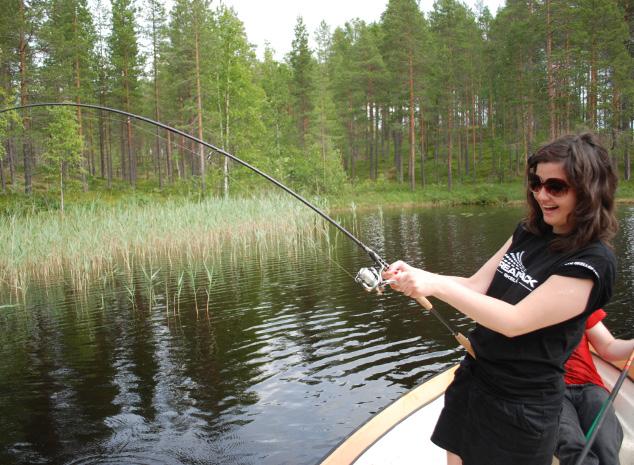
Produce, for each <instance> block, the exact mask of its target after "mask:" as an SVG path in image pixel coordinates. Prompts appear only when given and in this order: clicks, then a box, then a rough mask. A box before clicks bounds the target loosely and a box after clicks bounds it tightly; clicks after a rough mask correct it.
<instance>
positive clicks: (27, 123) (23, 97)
mask: <svg viewBox="0 0 634 465" xmlns="http://www.w3.org/2000/svg"><path fill="white" fill-rule="evenodd" d="M19 8H20V18H21V26H20V42H19V45H18V48H19V56H20V104H21V105H26V104H28V103H29V99H28V82H27V71H26V67H27V47H28V42H27V40H26V33H25V30H24V25H25V5H24V0H20V5H19ZM22 125H23V127H24V134H25V137H24V141H23V143H22V153H23V158H24V192H25V193H26V194H30V193H31V191H32V179H31V176H32V172H31V165H32V163H31V139H30V136H31V135H30V129H31V119H30V118H29V116H28V112H25V113H24V117H23V118H22Z"/></svg>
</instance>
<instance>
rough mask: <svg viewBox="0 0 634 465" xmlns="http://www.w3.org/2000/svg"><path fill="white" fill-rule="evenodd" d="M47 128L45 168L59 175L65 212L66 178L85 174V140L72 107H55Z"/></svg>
mask: <svg viewBox="0 0 634 465" xmlns="http://www.w3.org/2000/svg"><path fill="white" fill-rule="evenodd" d="M49 114H50V117H51V121H50V122H49V124H48V126H47V127H46V133H47V134H48V141H47V144H46V151H44V152H43V153H42V161H43V162H44V167H45V168H46V169H48V170H49V171H50V172H54V173H56V174H57V177H58V179H59V189H60V198H61V209H62V210H64V177H65V176H72V175H73V174H81V173H82V172H83V157H82V150H83V146H84V144H83V140H82V139H81V137H80V136H79V124H78V122H77V117H76V113H75V112H74V111H73V110H72V109H71V108H70V107H53V108H52V109H50V110H49Z"/></svg>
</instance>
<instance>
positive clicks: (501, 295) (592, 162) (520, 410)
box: [384, 134, 616, 465]
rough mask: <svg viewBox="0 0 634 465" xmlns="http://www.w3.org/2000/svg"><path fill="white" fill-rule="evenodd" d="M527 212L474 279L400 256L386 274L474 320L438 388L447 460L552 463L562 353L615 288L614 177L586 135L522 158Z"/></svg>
mask: <svg viewBox="0 0 634 465" xmlns="http://www.w3.org/2000/svg"><path fill="white" fill-rule="evenodd" d="M526 175H527V178H528V189H527V200H528V216H527V218H526V219H525V220H524V221H523V222H522V223H520V224H519V225H518V226H517V228H516V229H515V232H514V233H513V235H512V237H511V238H509V240H508V241H507V242H506V243H505V244H504V245H503V246H502V248H501V249H500V250H499V251H498V252H497V253H496V254H495V255H493V256H492V257H491V258H490V259H489V260H488V261H487V262H486V263H485V264H484V266H482V268H480V269H479V270H478V271H477V272H476V273H475V274H474V275H473V276H471V277H469V278H461V277H456V276H444V275H439V274H433V273H430V272H427V271H424V270H422V269H418V268H414V267H412V266H410V265H408V264H406V263H404V262H402V261H398V262H396V263H394V264H392V265H391V266H390V267H389V268H388V269H387V270H386V271H385V272H384V278H385V279H389V280H391V281H392V282H393V284H391V287H392V288H393V289H395V290H397V291H400V292H402V293H403V294H405V295H407V296H410V297H420V296H433V297H436V298H438V299H440V300H443V301H445V302H447V303H448V304H450V305H452V306H453V307H455V308H456V309H458V310H459V311H461V312H462V313H464V314H465V315H467V316H469V317H471V318H472V319H474V320H475V321H476V322H477V325H476V328H475V329H474V330H473V331H472V332H471V334H470V335H469V339H470V341H471V344H472V346H473V348H474V350H475V354H476V358H475V359H474V358H472V357H471V356H470V355H467V356H466V357H465V358H464V360H463V361H462V363H461V366H460V368H459V369H458V371H457V372H456V376H455V379H454V381H453V382H452V384H451V385H450V386H449V388H448V389H447V392H446V393H445V406H444V409H443V411H442V413H441V415H440V418H439V420H438V423H437V425H436V429H435V431H434V433H433V435H432V441H433V442H434V443H435V444H437V445H438V446H440V447H442V448H444V449H445V450H447V463H448V464H449V465H459V464H464V465H494V464H501V465H509V464H512V465H522V464H526V465H529V464H530V465H540V464H544V465H546V464H548V465H550V464H551V462H552V457H553V453H554V451H555V445H556V441H557V429H558V423H559V415H560V411H561V405H562V398H563V394H564V381H563V366H564V362H565V361H566V359H567V358H568V356H569V355H570V353H571V352H572V350H573V349H574V348H575V346H576V345H577V344H578V343H579V340H580V339H581V335H582V334H583V331H584V325H585V320H586V318H587V317H588V315H589V314H590V313H592V311H593V310H594V309H597V308H600V307H602V306H603V305H604V304H605V303H606V302H607V301H608V300H609V298H610V296H611V294H612V286H613V283H614V273H615V258H614V255H613V253H612V251H611V248H610V240H611V238H612V237H613V236H614V234H615V232H616V219H615V217H614V192H615V190H616V176H615V174H614V170H613V168H612V165H611V162H610V158H609V157H608V153H607V151H606V150H605V149H604V148H603V147H602V146H601V145H600V144H599V143H598V141H597V139H596V138H595V136H593V135H591V134H583V135H579V136H565V137H562V138H560V139H558V140H555V141H554V142H551V143H549V144H547V145H545V146H543V147H541V148H540V149H539V150H538V151H537V152H535V153H534V154H533V155H531V156H530V158H529V159H528V164H527V167H526Z"/></svg>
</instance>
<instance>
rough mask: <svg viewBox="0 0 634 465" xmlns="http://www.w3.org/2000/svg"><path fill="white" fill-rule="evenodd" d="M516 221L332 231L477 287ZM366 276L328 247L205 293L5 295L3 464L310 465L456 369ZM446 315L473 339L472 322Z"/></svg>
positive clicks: (617, 316)
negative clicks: (473, 278) (366, 286)
mask: <svg viewBox="0 0 634 465" xmlns="http://www.w3.org/2000/svg"><path fill="white" fill-rule="evenodd" d="M521 216H522V210H521V209H519V208H491V207H486V208H471V207H470V208H433V209H424V210H421V209H405V210H400V209H399V210H385V211H383V212H382V213H381V212H371V213H364V214H361V213H357V214H356V216H355V217H353V216H352V215H345V216H341V217H340V218H339V219H340V221H342V222H343V223H344V224H345V225H346V226H347V227H349V228H350V229H351V230H353V231H354V233H355V234H356V235H357V236H358V237H359V238H360V239H361V240H362V241H364V242H365V243H367V244H368V245H369V246H370V247H372V248H373V249H375V250H376V251H377V252H379V254H380V255H381V256H383V257H384V258H385V259H386V260H388V261H394V260H396V259H397V258H403V259H405V260H407V261H409V262H411V263H413V264H417V265H420V266H424V267H426V268H428V269H430V270H432V271H436V272H443V273H451V274H459V275H469V274H471V273H472V272H474V271H475V270H476V269H477V268H478V267H479V266H480V265H481V264H482V263H483V261H484V260H486V259H487V258H488V257H489V256H490V255H491V254H492V253H494V252H495V251H496V250H497V249H498V248H499V247H500V246H501V245H502V243H503V242H504V241H505V240H506V239H507V238H508V237H509V235H510V234H511V232H512V231H513V228H514V226H515V224H516V222H517V221H518V219H519V218H520V217H521ZM619 218H620V226H621V230H620V233H619V237H618V240H617V241H616V244H615V245H616V250H617V255H618V257H619V275H618V283H617V289H616V292H615V295H614V297H613V299H612V302H611V303H610V304H609V305H608V306H607V307H606V310H607V311H608V318H607V320H606V325H607V326H608V327H609V328H610V329H612V331H613V333H615V334H616V335H617V336H622V337H632V336H634V334H632V328H633V327H634V315H633V313H632V311H631V304H632V299H633V295H632V287H633V286H632V284H633V281H634V258H633V257H632V253H633V251H634V208H633V207H630V206H622V207H620V208H619ZM370 264H371V263H370V261H369V259H368V258H367V257H366V256H365V255H364V254H363V253H362V252H361V251H360V249H358V247H357V246H356V245H355V244H353V243H352V242H351V241H349V240H348V239H346V238H344V237H343V236H342V235H341V234H339V235H335V234H334V232H333V236H332V237H331V240H330V248H329V249H328V250H320V249H317V250H315V249H313V248H312V247H306V248H298V249H297V250H295V251H293V252H292V253H280V252H279V251H277V252H271V254H270V256H262V255H261V254H260V255H258V256H257V257H254V258H251V259H247V260H243V261H240V262H239V263H237V264H236V263H235V261H232V260H226V261H225V262H224V263H223V265H222V266H216V267H215V268H214V278H213V279H212V284H211V285H210V284H209V279H208V276H207V275H206V273H201V272H200V270H199V272H197V273H193V272H191V273H186V272H185V271H184V270H178V269H170V267H172V268H173V267H174V264H171V265H170V264H167V263H162V264H156V267H157V268H156V271H157V273H156V279H152V280H150V281H151V286H150V285H148V279H147V276H148V271H147V270H145V271H144V270H138V271H137V273H136V274H135V275H134V277H133V278H131V279H129V280H128V281H126V280H125V279H119V278H115V277H113V278H112V279H109V280H104V281H103V282H102V283H100V284H99V285H96V286H95V288H94V289H90V290H88V291H86V292H84V293H81V292H80V293H78V292H76V291H75V290H73V288H72V287H71V286H69V285H67V284H64V283H57V284H54V285H50V286H47V287H41V288H33V289H30V290H29V294H28V296H27V300H26V302H27V303H26V305H14V301H13V300H12V299H11V298H10V297H9V296H0V341H1V342H0V412H1V420H0V463H3V464H21V463H25V464H26V463H29V464H33V463H42V464H44V463H56V464H57V463H73V464H84V463H108V464H117V463H121V464H129V463H139V464H140V463H144V464H163V463H164V464H232V465H236V464H245V465H247V464H253V465H255V464H258V465H260V464H269V465H280V464H292V465H299V464H315V463H317V462H318V460H319V459H320V458H322V457H323V456H324V455H325V454H326V453H327V452H328V451H329V450H331V449H332V448H333V447H334V446H336V445H337V444H338V443H339V442H340V441H341V440H342V439H343V438H345V437H346V436H347V435H348V434H350V433H351V432H352V431H353V430H354V429H355V428H356V427H357V426H358V425H360V424H361V423H363V422H364V421H366V420H367V419H368V418H369V417H370V416H371V415H373V414H374V413H376V412H377V411H379V410H380V409H381V408H383V407H385V406H386V405H388V404H389V403H390V402H391V401H393V400H394V399H396V398H398V397H399V396H401V395H402V394H403V393H405V392H406V391H408V390H409V389H411V388H412V387H414V386H415V385H417V384H420V383H421V382H423V381H425V380H426V379H428V378H430V377H432V376H433V375H434V374H436V373H439V372H440V371H442V370H444V369H446V368H447V367H449V366H450V365H452V364H454V363H456V362H457V361H458V360H459V359H460V358H461V357H462V356H463V351H462V350H461V349H459V348H458V347H457V346H456V342H455V340H454V339H453V337H452V336H451V335H450V334H449V333H448V332H447V330H446V329H445V328H444V327H443V326H442V325H441V324H440V323H439V322H438V321H437V320H436V319H435V318H434V317H433V316H431V315H428V314H426V313H424V312H422V311H421V308H420V307H419V306H418V304H416V303H415V302H414V301H412V300H409V299H407V298H405V297H403V296H401V295H398V294H396V293H390V292H389V291H388V292H386V293H385V294H384V295H383V296H377V295H375V294H367V293H365V292H364V291H363V290H362V289H361V288H360V287H359V285H358V284H356V283H355V282H354V280H353V279H352V276H354V274H356V272H357V270H358V269H359V268H361V267H364V266H368V265H370ZM143 276H145V277H146V278H145V280H144V279H143ZM167 276H173V277H175V278H174V279H172V280H169V279H168V278H167ZM178 278H181V283H180V284H178V286H177V284H175V281H178ZM144 286H145V287H144ZM177 295H178V298H177V299H176V296H177ZM437 309H438V310H439V311H440V312H441V313H443V315H444V316H445V317H446V318H447V319H448V320H449V321H451V322H452V323H453V324H454V325H456V326H458V327H459V328H461V330H462V331H463V332H468V330H469V327H470V325H471V323H470V321H469V320H468V319H467V318H465V317H461V316H460V314H458V313H457V312H456V311H454V310H452V309H451V308H449V307H447V306H446V305H443V304H441V303H438V305H437Z"/></svg>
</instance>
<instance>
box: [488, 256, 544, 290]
mask: <svg viewBox="0 0 634 465" xmlns="http://www.w3.org/2000/svg"><path fill="white" fill-rule="evenodd" d="M523 255H524V252H523V251H522V252H511V253H507V254H506V255H504V257H503V258H502V261H501V262H500V264H499V265H498V269H497V271H498V273H502V274H503V275H504V277H505V278H506V279H508V280H509V281H511V282H513V283H516V284H520V285H521V286H524V287H525V288H526V289H528V290H529V291H532V290H533V289H535V286H536V285H537V280H536V279H533V277H532V276H531V275H529V274H528V273H526V267H525V266H524V263H522V256H523Z"/></svg>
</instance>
